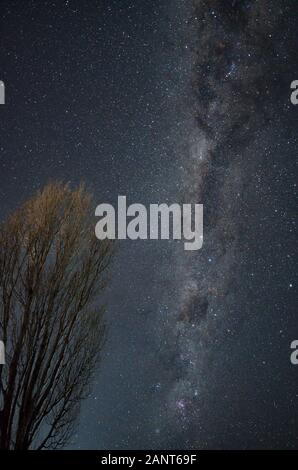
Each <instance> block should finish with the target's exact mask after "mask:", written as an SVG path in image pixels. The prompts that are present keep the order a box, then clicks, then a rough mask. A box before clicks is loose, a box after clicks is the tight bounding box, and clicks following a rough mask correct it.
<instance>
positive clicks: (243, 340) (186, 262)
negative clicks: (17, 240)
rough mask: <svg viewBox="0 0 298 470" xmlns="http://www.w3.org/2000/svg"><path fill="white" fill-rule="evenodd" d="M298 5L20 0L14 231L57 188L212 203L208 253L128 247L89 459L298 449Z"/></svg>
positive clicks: (4, 146)
mask: <svg viewBox="0 0 298 470" xmlns="http://www.w3.org/2000/svg"><path fill="white" fill-rule="evenodd" d="M297 13H298V10H297V6H296V5H295V2H291V1H281V0H271V1H269V0H262V1H260V0H259V1H258V0H243V1H240V0H227V1H225V2H222V1H219V0H150V2H149V1H145V0H121V1H120V0H86V1H84V2H81V1H78V0H65V1H62V0H59V1H58V0H56V1H55V0H47V1H46V0H42V1H37V0H28V1H27V2H20V1H16V0H10V1H8V0H3V1H2V2H1V19H0V31H1V49H0V79H1V80H3V81H4V83H5V86H6V104H5V105H4V106H1V110H0V113H1V114H0V116H1V118H0V133H1V134H0V135H1V141H0V169H1V173H0V174H1V185H0V217H1V220H4V219H5V217H6V216H7V215H8V214H9V213H10V212H11V211H12V210H13V209H14V208H15V207H17V206H18V205H19V204H21V203H22V202H23V201H24V200H26V199H27V198H28V197H30V196H31V195H32V194H34V193H35V192H36V190H37V189H39V188H41V187H43V186H44V185H45V184H46V183H47V182H48V181H49V180H51V179H60V180H64V181H69V182H71V184H74V185H75V184H77V183H79V182H81V181H85V182H86V184H87V187H88V188H89V189H90V191H92V192H93V194H94V198H95V200H96V203H97V204H99V203H100V202H108V203H112V204H113V203H115V202H116V200H117V197H118V195H126V196H127V198H128V203H134V202H140V203H143V204H145V205H148V204H150V203H162V202H165V203H171V202H185V203H193V204H194V203H201V204H204V245H203V248H202V250H200V251H198V252H185V251H184V250H183V245H182V244H181V243H178V242H171V241H149V240H147V241H121V243H119V250H118V253H117V258H116V260H115V263H114V268H113V276H112V282H111V284H110V286H109V288H108V291H107V294H106V296H107V304H108V309H107V314H106V321H107V325H108V335H107V342H106V345H105V348H104V350H103V353H102V358H101V364H100V367H99V370H98V372H97V373H96V377H95V380H94V383H93V386H92V389H91V391H90V395H89V396H88V398H87V399H86V401H85V402H84V403H82V407H81V413H80V421H79V423H78V426H77V428H76V431H75V434H74V436H73V438H72V441H71V442H70V444H69V447H70V448H73V449H154V448H156V449H165V448H166V449H175V448H176V449H177V448H180V449H198V448H200V449H201V448H202V449H205V448H207V449H208V448H209V449H210V448H211V449H212V448H222V449H225V448H240V449H246V448H298V442H297V432H298V412H297V407H298V366H296V367H297V369H296V368H295V366H293V365H292V364H291V363H290V354H291V350H290V343H291V342H292V340H294V339H298V325H297V311H296V296H295V290H296V284H297V279H296V272H295V271H296V270H295V267H296V262H297V250H296V248H297V242H296V219H295V216H296V214H295V213H296V202H297V200H296V189H297V188H296V175H297V170H296V166H295V163H296V151H297V150H296V149H297V116H298V115H297V113H298V107H297V108H296V107H295V106H294V105H292V104H291V102H290V93H291V90H290V84H291V82H292V81H293V80H296V79H298V53H297V39H298V37H297V35H298V33H297V31H298V24H297V22H298V20H297V18H298V16H297Z"/></svg>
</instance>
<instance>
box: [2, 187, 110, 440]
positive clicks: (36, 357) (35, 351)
mask: <svg viewBox="0 0 298 470" xmlns="http://www.w3.org/2000/svg"><path fill="white" fill-rule="evenodd" d="M90 203H91V198H90V196H89V194H88V193H87V192H86V190H85V189H84V187H83V186H81V187H79V188H78V189H76V190H71V188H70V187H69V186H68V185H63V184H61V183H51V184H48V185H47V186H46V187H45V188H44V189H43V190H42V191H41V192H39V193H38V194H37V195H36V196H35V197H33V198H32V199H30V200H29V201H28V202H26V203H25V204H24V205H23V206H22V207H21V208H19V209H18V210H16V212H15V213H14V214H13V215H11V216H10V217H9V219H8V220H7V222H5V223H4V224H2V225H1V226H0V339H1V340H2V341H3V342H4V344H5V352H6V364H5V365H4V366H0V367H1V370H0V447H1V448H2V449H29V448H37V449H42V448H58V447H61V446H63V445H65V443H66V442H67V441H68V439H69V437H70V436H71V432H72V429H73V425H74V422H75V419H76V417H77V414H78V411H79V405H80V402H81V400H82V398H84V397H85V396H86V394H87V393H88V389H89V387H88V385H89V383H90V380H91V378H92V374H93V372H94V370H95V367H96V364H97V362H98V354H99V352H100V349H101V346H102V341H103V338H104V322H103V311H104V307H103V306H102V305H101V306H99V304H98V299H97V296H98V294H99V293H100V291H102V290H103V289H104V287H105V285H106V281H107V276H106V272H107V269H108V267H109V265H110V261H111V256H112V252H113V250H112V244H111V242H110V241H108V240H105V241H99V240H97V239H96V237H95V235H94V227H93V226H92V223H90V217H89V215H88V214H89V213H90Z"/></svg>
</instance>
